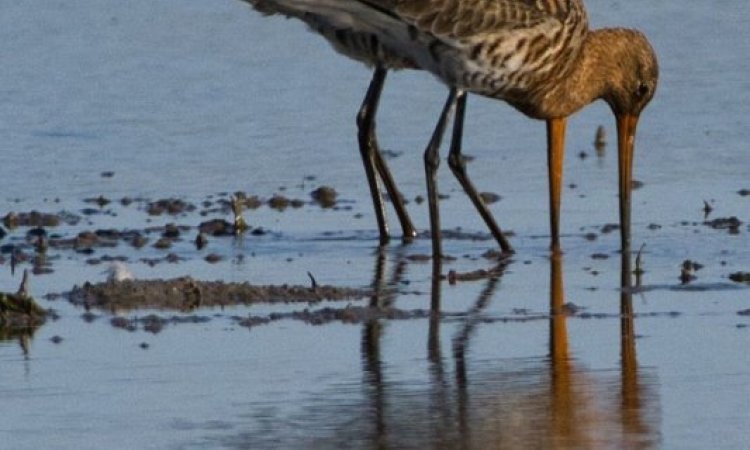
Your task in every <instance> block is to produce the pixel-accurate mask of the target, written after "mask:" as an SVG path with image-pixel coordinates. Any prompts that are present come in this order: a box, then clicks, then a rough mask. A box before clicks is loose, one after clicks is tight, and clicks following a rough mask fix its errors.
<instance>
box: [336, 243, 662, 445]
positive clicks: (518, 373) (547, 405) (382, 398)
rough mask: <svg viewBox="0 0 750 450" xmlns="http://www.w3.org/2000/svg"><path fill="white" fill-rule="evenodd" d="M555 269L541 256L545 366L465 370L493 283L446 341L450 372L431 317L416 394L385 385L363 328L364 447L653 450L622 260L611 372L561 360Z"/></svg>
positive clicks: (372, 340)
mask: <svg viewBox="0 0 750 450" xmlns="http://www.w3.org/2000/svg"><path fill="white" fill-rule="evenodd" d="M562 263H563V261H562V256H561V255H553V256H552V257H551V260H550V316H549V338H550V339H549V357H548V358H513V359H504V360H499V361H497V363H494V362H493V363H491V364H489V365H490V366H491V367H488V363H487V362H486V361H485V362H483V364H482V366H484V367H482V368H481V369H475V370H472V367H471V365H472V360H471V358H470V357H468V356H467V353H468V349H469V344H470V342H471V340H472V336H473V335H474V334H475V333H474V332H475V330H476V328H477V327H478V326H480V325H481V324H482V323H483V321H482V319H481V313H482V311H483V310H484V309H485V308H486V307H487V305H488V304H489V303H490V301H491V298H492V296H493V294H494V291H495V289H496V288H497V286H498V285H499V282H500V279H501V276H502V275H499V276H497V277H493V278H491V279H488V280H487V281H486V286H485V289H483V291H482V292H481V293H480V295H479V298H478V299H477V301H476V302H475V304H474V306H473V307H472V308H471V309H470V310H469V311H467V313H466V314H465V316H464V321H463V324H462V326H461V327H459V330H458V332H457V333H456V334H455V336H454V339H453V355H452V356H453V363H454V364H453V365H452V366H453V367H451V365H450V364H449V363H448V361H449V359H448V358H446V356H445V355H443V353H442V352H441V345H440V319H439V317H438V315H437V314H434V315H433V316H434V317H433V319H432V320H431V321H430V324H429V339H428V357H429V361H430V381H429V383H430V386H429V387H428V389H427V391H426V392H425V391H422V390H421V389H416V391H419V392H415V389H414V388H413V387H412V388H409V387H406V386H394V385H392V384H391V383H389V381H388V376H387V371H386V373H384V366H385V367H387V365H385V364H384V363H382V362H381V360H380V356H381V355H380V354H379V353H380V352H379V346H378V345H377V344H376V342H378V341H379V340H380V339H381V338H382V335H381V332H382V331H383V328H382V327H380V326H378V327H377V332H375V333H373V331H374V330H375V328H373V326H372V324H371V325H369V326H368V327H367V329H368V330H369V331H368V332H367V333H365V334H364V340H365V342H367V345H363V346H362V349H363V352H364V353H365V354H364V355H363V360H364V361H365V364H364V367H365V369H366V370H365V372H366V379H367V380H368V382H369V386H368V387H367V388H366V392H367V394H368V398H369V401H370V402H369V408H365V409H361V410H360V413H362V412H363V411H367V413H366V414H364V416H366V417H369V418H370V419H371V422H370V423H369V424H366V423H360V424H359V425H361V426H363V427H364V428H365V429H369V432H368V433H366V434H367V436H368V438H367V439H366V440H367V441H368V443H369V444H377V445H385V446H396V447H398V446H406V447H408V446H411V445H415V446H440V447H463V448H486V447H488V446H489V447H491V448H575V449H581V448H651V447H655V446H657V445H658V444H659V425H658V403H657V402H656V401H655V399H654V398H653V396H652V394H651V395H649V393H648V392H646V391H648V390H649V389H648V388H649V387H650V385H651V384H653V383H654V379H653V377H652V376H649V375H643V374H641V373H639V368H638V365H637V360H636V352H635V340H634V325H633V313H632V299H631V297H632V294H631V281H630V263H629V260H627V258H626V257H625V258H623V262H622V275H623V277H622V290H621V291H620V292H621V294H620V305H621V328H620V331H621V340H620V344H621V348H620V352H621V359H620V370H619V371H618V372H612V371H609V370H601V371H600V370H589V369H586V368H585V367H582V366H581V365H580V364H579V363H578V362H577V361H576V360H575V358H572V357H571V356H570V352H569V346H568V333H567V315H566V309H565V298H564V289H563V269H562ZM433 289H437V292H435V291H433V293H432V298H433V308H435V307H437V308H439V304H440V293H439V290H440V284H439V283H434V284H433ZM433 312H437V311H435V310H433ZM498 345H501V343H498ZM451 369H452V370H451ZM361 418H362V419H364V418H365V417H361ZM357 421H358V420H357ZM350 425H351V424H350ZM357 428H359V427H358V426H354V427H353V428H352V429H357ZM360 431H361V429H360ZM339 438H341V436H339ZM359 438H360V439H361V438H362V436H361V435H360V436H359ZM360 442H361V441H360Z"/></svg>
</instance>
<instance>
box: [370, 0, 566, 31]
mask: <svg viewBox="0 0 750 450" xmlns="http://www.w3.org/2000/svg"><path fill="white" fill-rule="evenodd" d="M359 1H361V2H363V3H366V4H369V5H371V6H372V7H374V8H377V9H380V10H381V11H383V12H385V13H387V14H391V15H393V16H395V17H397V18H398V19H400V20H402V21H404V22H406V23H409V24H411V25H413V26H415V27H416V28H417V29H418V30H419V31H420V32H429V33H431V34H432V35H433V36H435V37H437V38H439V39H446V40H452V39H461V38H466V37H473V36H480V35H482V34H485V33H497V32H498V31H502V30H513V29H517V28H535V27H537V26H539V25H542V24H544V23H549V22H553V23H563V22H565V20H566V18H567V17H568V16H569V15H570V13H571V11H574V10H578V9H580V8H581V6H580V2H579V1H578V0H359Z"/></svg>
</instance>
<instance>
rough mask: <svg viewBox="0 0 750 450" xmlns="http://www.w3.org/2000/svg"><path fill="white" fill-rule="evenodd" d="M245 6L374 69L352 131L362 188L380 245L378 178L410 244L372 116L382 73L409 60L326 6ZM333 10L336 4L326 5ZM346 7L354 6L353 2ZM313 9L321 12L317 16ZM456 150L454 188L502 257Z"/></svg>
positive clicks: (254, 1)
mask: <svg viewBox="0 0 750 450" xmlns="http://www.w3.org/2000/svg"><path fill="white" fill-rule="evenodd" d="M244 1H246V2H248V3H250V4H251V5H252V6H253V7H254V8H255V9H256V10H258V11H259V12H261V13H263V14H269V15H271V14H282V15H285V16H288V17H296V18H298V19H300V20H302V21H304V22H305V23H306V24H307V25H308V26H310V28H311V29H312V30H314V31H316V32H318V33H319V34H321V35H322V36H323V37H324V38H325V39H326V40H328V42H329V43H330V44H331V45H332V46H333V47H334V48H335V49H336V50H337V51H338V52H339V53H342V54H344V55H346V56H348V57H350V58H352V59H354V60H357V61H360V62H362V63H364V64H366V65H367V66H372V67H374V72H373V77H372V81H371V82H370V87H369V88H368V90H367V94H366V96H365V99H364V101H363V103H362V107H361V108H360V110H359V114H358V115H357V126H358V129H359V132H358V140H359V147H360V153H361V155H362V160H363V162H364V166H365V173H366V175H367V182H368V184H369V187H370V193H371V195H372V200H373V203H374V205H375V215H376V218H377V222H378V229H379V231H380V241H381V243H386V242H387V241H388V225H387V223H386V220H385V210H384V205H383V198H382V195H381V193H380V189H379V186H378V176H379V177H380V179H381V180H382V182H383V184H384V185H385V188H386V190H387V192H388V196H389V197H390V199H391V202H392V203H393V206H394V209H395V210H396V214H397V216H398V218H399V221H400V223H401V228H402V230H403V239H404V241H410V240H411V239H412V238H413V237H414V236H416V231H415V229H414V226H413V225H412V223H411V220H410V219H409V216H408V214H407V212H406V208H405V207H404V203H403V200H402V199H401V196H400V194H399V192H398V189H397V188H396V185H395V182H394V181H393V177H392V176H391V174H390V171H389V169H388V166H387V165H386V162H385V160H384V158H383V156H382V154H381V152H380V150H379V148H378V143H377V139H376V136H375V115H376V112H377V108H378V103H379V100H380V94H381V92H382V89H383V84H384V83H385V77H386V73H387V71H388V70H390V69H394V70H398V69H406V68H411V69H416V68H417V67H416V66H415V64H414V62H413V60H412V58H411V56H406V54H405V53H398V52H394V51H393V49H391V48H389V46H387V45H383V43H382V40H381V39H380V36H378V35H377V34H376V33H373V32H371V31H370V30H367V29H364V28H361V27H359V26H358V25H357V24H354V23H348V22H347V21H344V22H341V21H338V20H337V19H336V18H334V17H330V16H329V14H331V11H329V10H327V9H326V7H324V3H326V2H325V0H322V1H319V2H317V1H315V0H313V1H310V2H306V1H298V0H244ZM328 3H329V4H330V5H331V6H335V4H336V2H328ZM351 3H357V2H356V1H353V2H351ZM318 7H323V8H322V9H321V10H318ZM462 120H463V117H462V116H459V115H457V117H456V123H457V128H458V129H460V128H461V125H459V121H462ZM459 151H460V148H459V147H456V152H455V154H452V158H451V159H450V160H449V163H450V166H451V169H453V171H454V173H455V174H456V177H457V178H458V180H459V182H460V183H461V184H462V186H463V187H464V190H465V191H466V193H467V195H469V197H470V198H471V199H472V201H473V202H474V204H475V205H476V207H477V209H478V210H479V213H480V215H481V216H482V218H483V219H484V221H485V223H486V224H487V226H488V227H489V228H490V231H491V232H492V234H493V236H494V237H495V239H496V240H497V241H498V243H499V244H500V246H501V247H502V249H503V250H504V251H511V248H510V245H509V244H508V242H507V240H506V239H505V236H504V235H503V233H502V231H501V230H500V228H499V227H498V226H497V224H496V223H495V220H494V218H493V217H492V215H491V214H490V212H489V210H488V209H487V207H486V206H485V203H484V201H483V200H482V199H481V198H480V197H479V194H478V192H477V190H476V189H475V188H474V186H473V184H472V183H471V182H470V181H469V179H468V177H467V176H466V173H465V168H464V165H463V158H462V157H461V155H460V153H459Z"/></svg>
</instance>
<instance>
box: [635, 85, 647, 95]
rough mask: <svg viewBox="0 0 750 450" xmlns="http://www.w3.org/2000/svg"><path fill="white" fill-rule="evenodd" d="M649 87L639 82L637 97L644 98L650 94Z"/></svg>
mask: <svg viewBox="0 0 750 450" xmlns="http://www.w3.org/2000/svg"><path fill="white" fill-rule="evenodd" d="M648 90H649V89H648V85H647V84H646V83H644V82H642V81H639V82H638V88H637V89H636V91H635V95H637V96H638V98H643V97H645V96H646V94H648Z"/></svg>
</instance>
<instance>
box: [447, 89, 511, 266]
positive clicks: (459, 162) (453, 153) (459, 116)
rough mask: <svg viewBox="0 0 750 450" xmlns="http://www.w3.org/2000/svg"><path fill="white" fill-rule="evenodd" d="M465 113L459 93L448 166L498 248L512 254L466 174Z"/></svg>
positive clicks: (464, 96)
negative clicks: (464, 156) (463, 149)
mask: <svg viewBox="0 0 750 450" xmlns="http://www.w3.org/2000/svg"><path fill="white" fill-rule="evenodd" d="M465 112H466V92H461V93H459V94H458V98H457V100H456V118H455V120H454V124H453V138H452V140H451V149H450V153H449V155H448V166H450V168H451V171H452V172H453V175H455V176H456V179H458V182H459V183H461V186H462V187H463V188H464V192H466V195H468V196H469V199H471V202H472V203H473V204H474V207H475V208H476V209H477V211H479V215H480V216H482V219H483V220H484V223H485V224H487V227H488V228H489V229H490V232H491V233H492V236H493V237H494V238H495V240H496V241H497V243H498V244H500V248H501V249H502V250H503V252H505V253H512V252H513V249H512V248H511V246H510V244H509V243H508V240H507V239H506V238H505V235H503V232H502V231H501V230H500V227H498V226H497V223H496V222H495V218H494V217H493V216H492V213H491V212H490V211H489V209H488V208H487V205H485V203H484V201H483V200H482V198H481V197H480V196H479V193H478V192H477V190H476V188H475V187H474V184H473V183H472V182H471V180H470V179H469V176H468V175H467V174H466V163H465V162H464V159H463V157H462V155H461V140H462V138H463V129H464V114H465Z"/></svg>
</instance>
